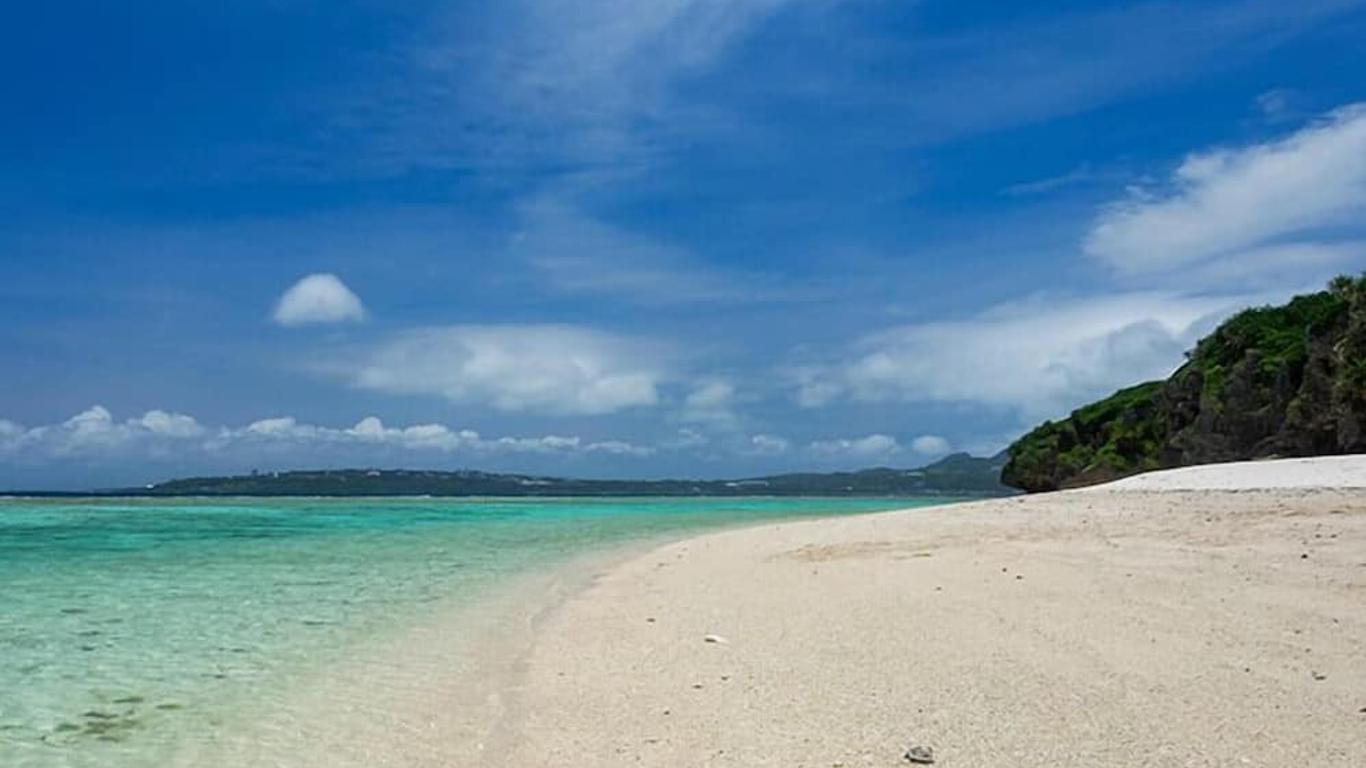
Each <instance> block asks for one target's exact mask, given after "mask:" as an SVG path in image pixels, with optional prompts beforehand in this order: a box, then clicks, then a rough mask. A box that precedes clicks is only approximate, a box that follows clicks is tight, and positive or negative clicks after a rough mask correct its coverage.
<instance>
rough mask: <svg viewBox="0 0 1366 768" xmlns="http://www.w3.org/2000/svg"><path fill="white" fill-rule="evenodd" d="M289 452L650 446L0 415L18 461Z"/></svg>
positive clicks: (168, 419) (3, 444)
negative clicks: (26, 420) (17, 419)
mask: <svg viewBox="0 0 1366 768" xmlns="http://www.w3.org/2000/svg"><path fill="white" fill-rule="evenodd" d="M263 449H264V450H268V451H270V452H272V453H281V452H291V451H297V452H299V453H300V455H303V456H308V455H317V454H318V453H319V452H324V453H325V452H326V451H327V450H329V449H345V450H349V451H351V452H353V453H354V452H356V451H361V452H363V451H365V450H373V449H394V450H401V451H428V452H442V453H453V452H465V453H469V454H475V455H488V454H518V453H536V454H560V455H572V454H594V453H599V454H610V455H613V456H649V455H652V454H654V453H655V452H656V449H655V448H654V447H653V446H643V445H637V444H634V443H630V442H627V441H624V440H596V441H595V440H585V439H583V438H581V437H578V436H574V435H569V436H566V435H544V436H536V437H512V436H503V437H495V438H485V437H483V436H481V435H480V434H479V433H478V432H476V431H474V430H471V429H452V428H450V427H448V426H446V425H444V424H414V425H411V426H406V427H390V426H386V425H385V424H384V422H383V421H381V420H380V419H379V418H377V417H374V416H367V417H366V418H364V419H361V420H360V421H358V422H357V423H356V424H355V425H354V426H350V427H329V426H323V425H318V424H309V423H305V422H300V421H299V420H297V419H295V418H294V417H292V416H278V417H272V418H267V419H260V420H257V421H253V422H251V423H250V424H247V425H245V426H242V427H220V428H217V429H207V428H205V427H204V426H202V425H201V424H200V423H199V422H198V421H196V420H195V419H194V418H192V417H190V416H186V415H184V414H179V413H169V412H166V411H160V410H153V411H148V412H147V413H145V414H143V415H142V416H140V417H137V418H131V419H127V420H124V421H118V420H116V419H115V418H114V417H113V415H112V414H111V413H110V412H109V410H108V409H106V408H104V407H102V406H98V405H96V406H93V407H91V408H89V409H87V410H85V411H82V412H81V413H78V414H76V415H75V416H72V417H71V418H69V419H67V420H66V421H63V422H60V423H57V424H50V425H45V426H38V427H31V428H26V427H23V426H21V425H19V424H16V423H14V422H12V421H6V420H0V455H6V456H10V457H18V458H23V459H26V460H34V461H44V460H54V459H56V460H60V459H65V458H71V457H97V456H100V455H106V456H119V457H125V458H126V457H127V456H129V455H132V454H135V453H136V452H138V451H142V452H143V453H145V454H147V455H169V454H171V453H174V454H175V455H178V456H181V457H184V456H185V455H186V454H187V453H190V452H197V451H198V452H203V453H204V454H205V455H222V454H224V453H226V452H232V451H238V452H246V453H249V454H250V453H254V452H257V451H260V450H263Z"/></svg>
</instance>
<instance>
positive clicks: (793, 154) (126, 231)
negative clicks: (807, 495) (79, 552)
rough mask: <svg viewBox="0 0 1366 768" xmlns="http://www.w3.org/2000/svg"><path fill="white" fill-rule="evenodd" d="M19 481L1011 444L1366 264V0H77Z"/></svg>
mask: <svg viewBox="0 0 1366 768" xmlns="http://www.w3.org/2000/svg"><path fill="white" fill-rule="evenodd" d="M8 16H9V19H8V23H7V24H6V25H5V29H4V31H0V71H3V72H4V73H5V74H3V75H0V84H3V87H2V88H0V99H3V100H4V103H5V107H6V108H5V113H6V118H5V120H4V121H3V122H2V123H0V136H3V141H2V142H0V371H3V382H4V383H3V385H0V487H50V488H84V487H97V486H110V485H120V484H128V483H142V482H147V481H151V480H156V479H162V478H166V477H170V476H176V475H182V474H187V473H204V472H215V473H216V472H228V471H244V470H248V469H251V468H262V469H277V468H289V467H313V466H356V465H366V466H368V465H378V466H414V467H418V466H421V467H452V468H453V467H478V468H486V469H494V470H519V471H533V472H548V473H559V474H573V475H588V476H627V477H640V476H660V475H691V476H724V475H744V474H752V473H758V472H771V471H780V470H787V469H795V468H803V469H805V468H835V467H860V466H870V465H875V464H891V465H918V464H922V463H925V462H926V461H929V460H932V459H934V458H936V457H938V456H939V455H942V454H943V453H945V452H947V451H952V450H970V451H973V452H977V453H986V452H994V451H996V450H999V449H1000V448H1001V447H1003V446H1004V445H1005V444H1006V443H1007V442H1008V441H1009V440H1010V439H1011V438H1013V437H1014V436H1016V435H1018V434H1019V433H1020V432H1021V431H1022V430H1024V429H1026V428H1027V427H1029V426H1031V425H1033V424H1034V423H1036V422H1037V421H1038V420H1040V419H1043V418H1047V417H1052V416H1057V415H1059V414H1063V413H1066V412H1067V411H1068V410H1070V409H1071V408H1072V407H1075V406H1077V405H1079V404H1081V403H1083V402H1086V401H1088V400H1089V399H1092V398H1094V397H1096V396H1098V395H1103V394H1106V393H1108V392H1109V391H1112V390H1113V389H1115V388H1117V387H1119V386H1122V385H1126V384H1129V383H1133V382H1136V381H1139V380H1142V379H1146V378H1152V377H1157V376H1161V375H1165V374H1166V373H1168V372H1169V371H1170V370H1171V369H1172V368H1173V367H1174V366H1176V365H1177V364H1179V363H1180V361H1181V355H1182V352H1183V350H1185V349H1186V348H1188V347H1189V346H1190V343H1191V342H1192V341H1193V339H1195V338H1196V337H1198V336H1199V335H1200V334H1201V333H1202V332H1204V331H1205V330H1208V329H1209V328H1210V327H1211V326H1212V325H1213V324H1214V323H1216V322H1217V321H1218V320H1219V319H1220V318H1221V317H1223V316H1226V315H1227V314H1228V313H1229V312H1230V311H1232V310H1234V309H1236V308H1238V307H1240V306H1244V305H1247V304H1249V303H1264V302H1268V301H1278V300H1281V299H1283V298H1285V297H1286V296H1288V295H1291V294H1293V293H1295V292H1300V291H1304V290H1309V289H1314V288H1316V287H1318V286H1320V285H1321V284H1322V283H1323V282H1324V281H1325V280H1326V279H1327V278H1328V277H1330V276H1331V275H1333V274H1335V273H1339V272H1354V271H1359V270H1361V269H1363V268H1366V224H1363V222H1366V217H1364V216H1363V213H1366V106H1364V105H1363V102H1366V77H1363V76H1362V73H1363V72H1366V45H1363V44H1362V43H1363V41H1366V2H1355V1H1353V0H1305V2H1299V3H1293V4H1292V3H1284V2H1263V1H1261V0H1238V1H1234V2H1208V3H1128V2H1109V3H1102V2H1085V3H1082V2H1041V3H1031V4H1020V3H1010V4H1003V3H976V2H953V3H950V2H940V1H937V0H923V1H921V2H912V1H908V0H900V1H897V2H892V1H886V2H878V1H871V0H870V1H864V2H858V1H855V0H648V1H647V0H635V1H628V0H575V1H573V2H570V1H569V0H539V1H538V2H532V1H530V0H525V1H524V0H509V1H508V2H501V3H458V2H448V3H435V2H425V1H422V0H415V1H413V2H405V3H392V2H378V0H356V1H352V2H345V1H342V0H333V1H332V2H327V3H323V2H315V1H311V0H299V1H297V2H287V1H286V2H282V1H281V0H270V1H269V2H264V1H257V0H241V1H240V2H236V3H230V4H222V3H201V2H187V3H179V4H167V3H152V2H139V1H138V0H130V2H126V3H122V4H119V5H118V6H117V7H113V6H110V5H109V4H108V3H95V2H56V3H46V4H29V5H28V6H26V7H17V8H14V9H11V10H10V12H9V14H8Z"/></svg>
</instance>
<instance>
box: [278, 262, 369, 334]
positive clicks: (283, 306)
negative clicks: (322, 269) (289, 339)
mask: <svg viewBox="0 0 1366 768" xmlns="http://www.w3.org/2000/svg"><path fill="white" fill-rule="evenodd" d="M274 317H275V322H277V323H279V324H280V325H283V326H297V325H310V324H322V323H344V322H359V321H361V320H364V319H365V307H364V306H363V305H362V304H361V301H360V297H358V296H356V294H354V293H352V292H351V289H350V288H347V287H346V283H343V282H342V281H341V278H339V277H337V276H336V275H333V274H327V273H319V274H314V275H309V276H307V277H305V278H303V279H302V280H300V281H299V282H297V283H295V284H294V285H292V286H290V288H289V290H287V291H285V292H284V294H283V295H282V296H280V300H279V301H278V302H277V303H276V304H275V315H274Z"/></svg>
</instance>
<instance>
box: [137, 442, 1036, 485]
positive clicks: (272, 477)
mask: <svg viewBox="0 0 1366 768" xmlns="http://www.w3.org/2000/svg"><path fill="white" fill-rule="evenodd" d="M1004 463H1005V455H1004V454H1000V455H998V456H994V457H992V458H980V457H976V456H969V455H968V454H966V453H955V454H952V455H950V456H945V457H944V458H942V459H940V460H939V461H936V462H934V463H933V464H930V465H927V466H924V467H920V468H918V469H891V468H888V467H879V468H876V469H865V470H860V471H857V472H803V473H793V474H786V475H768V476H766V477H751V478H742V479H736V480H589V479H575V478H565V477H544V476H537V475H514V474H499V473H494V472H479V471H475V470H455V471H440V470H414V469H324V470H304V471H293V472H258V473H253V474H251V475H238V476H234V477H195V478H185V479H181V480H170V481H167V482H164V483H157V484H155V485H151V486H148V487H147V488H145V489H139V490H138V493H140V494H141V495H149V496H406V495H419V494H420V495H430V496H933V495H945V496H979V495H987V496H994V495H1001V494H1006V493H1010V489H1009V488H1006V487H1005V486H1003V485H1001V483H1000V480H999V478H1000V475H1001V467H1002V465H1004Z"/></svg>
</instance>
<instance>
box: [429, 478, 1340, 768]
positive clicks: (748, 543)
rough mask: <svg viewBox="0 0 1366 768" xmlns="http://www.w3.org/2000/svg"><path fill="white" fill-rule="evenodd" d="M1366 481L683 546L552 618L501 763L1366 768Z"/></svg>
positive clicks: (904, 519) (523, 673) (1183, 490)
mask: <svg viewBox="0 0 1366 768" xmlns="http://www.w3.org/2000/svg"><path fill="white" fill-rule="evenodd" d="M1363 485H1366V457H1361V456H1358V457H1350V458H1333V459H1313V460H1297V461H1287V462H1257V463H1249V464H1238V465H1220V466H1215V467H1206V468H1199V469H1187V470H1180V471H1176V472H1168V473H1156V474H1152V475H1149V476H1145V477H1141V478H1135V479H1131V480H1127V481H1124V482H1121V483H1116V484H1113V485H1111V486H1106V487H1102V488H1097V489H1090V490H1082V491H1072V492H1065V493H1056V494H1047V495H1040V496H1033V497H1020V498H1011V499H1003V500H995V501H986V502H981V503H974V504H968V505H961V506H951V507H944V508H937V509H933V510H916V511H908V512H902V513H890V514H877V515H868V516H862V517H856V518H845V519H838V520H827V521H817V522H799V523H790V524H780V525H771V526H764V527H759V528H752V529H746V530H740V531H731V532H725V533H719V534H714V535H707V536H701V537H698V538H694V539H691V540H688V541H682V542H678V543H676V544H671V545H668V546H664V547H662V548H659V549H656V550H654V551H652V552H649V553H648V554H645V555H641V556H638V557H635V558H634V559H631V560H629V561H627V562H625V563H623V564H620V565H618V566H616V567H614V568H612V569H610V570H608V571H606V572H603V573H601V574H599V575H598V577H597V578H596V579H595V580H594V582H593V583H592V584H591V586H588V587H587V588H585V589H583V590H581V591H579V592H578V593H576V594H574V595H573V596H571V597H569V598H567V599H565V600H563V601H562V602H560V603H559V604H558V605H557V606H556V607H555V608H554V609H553V610H552V611H550V612H549V613H548V614H547V615H546V616H544V617H542V618H541V619H540V620H539V621H538V622H537V623H536V625H535V628H534V632H533V639H532V640H531V642H530V643H529V645H527V646H526V647H525V648H524V650H523V651H521V652H519V656H520V661H519V662H518V663H517V664H516V665H513V672H512V673H511V675H510V676H509V677H508V678H507V679H506V680H505V683H504V690H503V692H502V693H501V694H500V695H499V696H498V702H499V713H498V725H497V727H496V729H495V732H494V733H493V734H483V735H482V736H481V737H480V739H481V740H480V743H479V744H477V745H474V747H473V749H474V750H475V752H477V753H478V754H479V755H480V756H481V757H480V762H481V763H483V764H487V765H508V766H542V765H543V766H566V765H578V766H589V765H591V766H608V765H654V766H683V765H710V766H757V765H772V766H893V765H899V764H901V765H905V764H908V763H906V762H905V761H904V759H903V757H902V755H903V752H904V751H905V750H906V748H907V746H908V745H909V744H918V745H925V746H929V747H932V748H933V750H934V754H935V756H936V758H937V763H936V764H937V765H943V766H972V767H973V768H988V767H990V766H1012V767H1018V766H1034V765H1047V766H1077V767H1078V768H1080V767H1082V766H1085V767H1086V768H1096V767H1097V766H1116V767H1118V766H1138V765H1153V766H1242V765H1252V766H1324V767H1326V766H1343V767H1344V768H1346V767H1347V766H1361V765H1366V492H1363V491H1362V490H1360V488H1361V487H1362V486H1363ZM1197 489H1198V490H1197ZM1248 489H1261V490H1248ZM709 637H710V638H711V640H715V642H710V641H708V638H709ZM500 668H502V669H504V670H507V669H509V667H508V666H507V665H502V666H501V667H500ZM450 746H451V747H452V748H456V747H457V746H459V747H460V748H459V749H458V750H457V751H458V752H459V753H461V754H465V755H469V754H471V752H467V751H465V750H466V749H469V748H470V745H468V744H467V745H456V744H452V745H450Z"/></svg>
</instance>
